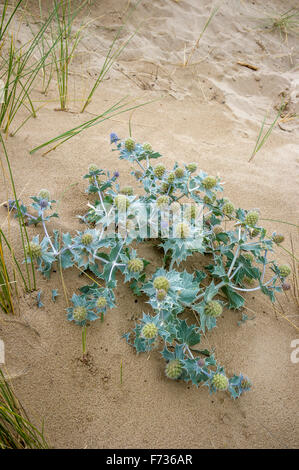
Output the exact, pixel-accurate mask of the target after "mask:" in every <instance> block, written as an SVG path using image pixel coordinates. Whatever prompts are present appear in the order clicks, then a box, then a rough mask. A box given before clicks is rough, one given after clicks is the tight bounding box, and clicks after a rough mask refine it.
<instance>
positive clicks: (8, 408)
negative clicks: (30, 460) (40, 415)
mask: <svg viewBox="0 0 299 470" xmlns="http://www.w3.org/2000/svg"><path fill="white" fill-rule="evenodd" d="M47 448H48V444H47V442H46V440H45V438H44V433H43V430H42V431H39V430H38V429H37V428H36V427H35V426H34V425H33V424H32V423H31V422H30V421H29V419H28V417H27V415H26V412H25V410H24V409H23V407H22V405H21V404H20V403H19V401H18V399H17V398H16V396H15V394H14V392H13V390H12V387H11V385H10V383H9V382H8V380H7V379H6V378H5V376H4V374H3V372H2V370H1V369H0V449H47Z"/></svg>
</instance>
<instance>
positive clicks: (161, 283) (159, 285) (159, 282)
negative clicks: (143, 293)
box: [154, 276, 170, 292]
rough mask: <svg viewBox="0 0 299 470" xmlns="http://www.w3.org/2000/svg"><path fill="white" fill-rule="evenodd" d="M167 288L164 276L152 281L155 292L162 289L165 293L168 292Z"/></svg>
mask: <svg viewBox="0 0 299 470" xmlns="http://www.w3.org/2000/svg"><path fill="white" fill-rule="evenodd" d="M169 287H170V284H169V281H168V279H166V277H164V276H158V277H156V279H155V280H154V288H155V289H157V290H161V289H163V290H164V291H165V292H168V289H169Z"/></svg>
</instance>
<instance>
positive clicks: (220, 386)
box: [212, 374, 229, 390]
mask: <svg viewBox="0 0 299 470" xmlns="http://www.w3.org/2000/svg"><path fill="white" fill-rule="evenodd" d="M228 383H229V382H228V378H227V377H226V376H225V375H223V374H215V375H214V377H213V378H212V384H213V385H214V387H215V388H216V389H217V390H226V389H227V387H228Z"/></svg>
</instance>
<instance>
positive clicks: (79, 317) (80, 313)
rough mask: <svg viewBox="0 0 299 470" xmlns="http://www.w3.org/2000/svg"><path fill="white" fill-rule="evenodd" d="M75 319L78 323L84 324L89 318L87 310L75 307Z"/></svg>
mask: <svg viewBox="0 0 299 470" xmlns="http://www.w3.org/2000/svg"><path fill="white" fill-rule="evenodd" d="M73 317H74V320H76V321H78V322H82V321H84V320H86V317H87V310H86V308H85V307H81V306H79V307H75V308H74V309H73Z"/></svg>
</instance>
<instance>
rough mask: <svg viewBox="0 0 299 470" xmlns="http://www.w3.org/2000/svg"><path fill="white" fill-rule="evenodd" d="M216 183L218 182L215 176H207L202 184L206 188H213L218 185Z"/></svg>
mask: <svg viewBox="0 0 299 470" xmlns="http://www.w3.org/2000/svg"><path fill="white" fill-rule="evenodd" d="M216 184H217V179H216V178H215V177H214V176H206V177H205V179H204V180H203V182H202V185H203V186H204V187H205V188H206V189H212V188H214V187H215V186H216Z"/></svg>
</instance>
